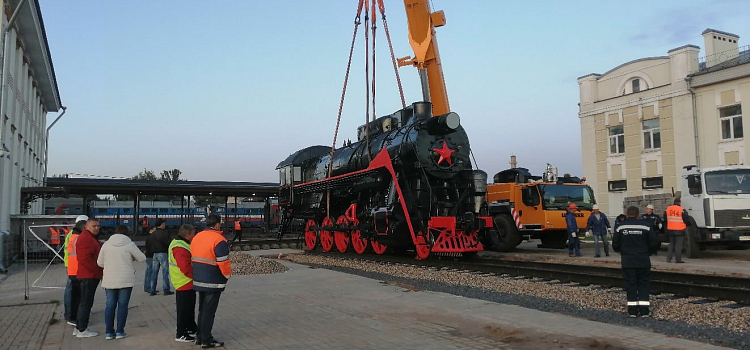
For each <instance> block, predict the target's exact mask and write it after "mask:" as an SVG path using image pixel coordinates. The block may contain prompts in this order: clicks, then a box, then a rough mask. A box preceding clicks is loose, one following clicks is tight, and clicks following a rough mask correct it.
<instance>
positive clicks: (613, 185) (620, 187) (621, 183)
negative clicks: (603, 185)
mask: <svg viewBox="0 0 750 350" xmlns="http://www.w3.org/2000/svg"><path fill="white" fill-rule="evenodd" d="M627 190H628V180H617V181H610V182H609V192H619V191H627Z"/></svg>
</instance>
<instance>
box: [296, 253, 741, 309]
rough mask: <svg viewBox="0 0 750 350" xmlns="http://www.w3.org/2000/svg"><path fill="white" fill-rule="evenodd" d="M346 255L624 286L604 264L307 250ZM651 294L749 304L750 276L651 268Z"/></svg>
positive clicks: (618, 274) (619, 273)
mask: <svg viewBox="0 0 750 350" xmlns="http://www.w3.org/2000/svg"><path fill="white" fill-rule="evenodd" d="M305 254H322V255H325V256H331V257H341V258H346V259H361V260H367V261H374V262H379V263H393V264H405V265H414V266H422V267H433V268H448V269H454V270H462V271H468V272H472V273H488V274H494V275H510V276H524V277H529V278H540V279H543V280H548V281H560V282H561V283H578V284H581V285H598V286H604V287H623V286H624V281H623V277H622V270H621V269H619V268H612V267H602V266H582V265H570V264H555V263H547V262H525V261H505V260H495V259H480V258H475V259H472V260H456V259H454V258H442V259H437V258H433V259H428V260H422V261H415V260H414V258H413V257H403V256H389V255H357V254H353V253H344V254H331V253H320V252H310V251H306V252H305ZM651 292H652V294H659V293H671V294H674V295H675V297H676V298H679V297H702V298H706V299H709V300H729V301H734V302H736V303H737V304H740V305H750V279H748V278H737V277H727V276H717V275H700V274H692V273H682V272H667V271H654V270H652V271H651Z"/></svg>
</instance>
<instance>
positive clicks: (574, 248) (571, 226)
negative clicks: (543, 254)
mask: <svg viewBox="0 0 750 350" xmlns="http://www.w3.org/2000/svg"><path fill="white" fill-rule="evenodd" d="M577 210H578V206H577V205H576V204H575V203H570V205H569V206H568V212H567V213H565V226H567V229H568V256H570V257H574V256H581V241H580V237H578V235H579V232H578V223H577V222H576V214H575V212H576V211H577Z"/></svg>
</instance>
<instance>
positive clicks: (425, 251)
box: [414, 232, 430, 260]
mask: <svg viewBox="0 0 750 350" xmlns="http://www.w3.org/2000/svg"><path fill="white" fill-rule="evenodd" d="M420 234H421V232H420ZM420 234H418V235H417V244H416V246H415V247H414V250H415V251H416V253H417V260H427V258H429V257H430V246H429V245H428V244H427V242H426V241H425V238H424V236H422V235H420Z"/></svg>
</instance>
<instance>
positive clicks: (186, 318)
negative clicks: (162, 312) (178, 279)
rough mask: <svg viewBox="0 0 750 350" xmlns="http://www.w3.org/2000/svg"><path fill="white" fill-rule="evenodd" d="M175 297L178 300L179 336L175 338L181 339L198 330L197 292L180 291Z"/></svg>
mask: <svg viewBox="0 0 750 350" xmlns="http://www.w3.org/2000/svg"><path fill="white" fill-rule="evenodd" d="M175 297H176V298H175V299H176V300H177V335H176V337H175V338H179V337H182V336H186V335H188V333H195V332H196V331H197V330H198V326H197V325H196V324H195V291H194V290H192V289H191V290H178V291H177V293H175Z"/></svg>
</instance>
